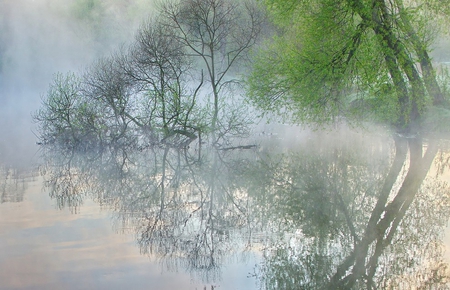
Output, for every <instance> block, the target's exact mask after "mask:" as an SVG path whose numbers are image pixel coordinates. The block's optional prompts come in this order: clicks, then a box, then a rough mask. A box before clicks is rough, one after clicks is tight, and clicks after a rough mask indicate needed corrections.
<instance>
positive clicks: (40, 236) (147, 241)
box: [0, 128, 450, 289]
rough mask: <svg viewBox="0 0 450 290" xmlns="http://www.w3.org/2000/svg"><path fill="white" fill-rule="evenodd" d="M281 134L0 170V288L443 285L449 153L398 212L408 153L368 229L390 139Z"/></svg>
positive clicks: (52, 155)
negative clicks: (225, 143)
mask: <svg viewBox="0 0 450 290" xmlns="http://www.w3.org/2000/svg"><path fill="white" fill-rule="evenodd" d="M283 131H284V130H281V129H280V128H278V129H276V130H272V131H270V132H264V133H261V134H260V136H259V137H258V138H256V139H252V140H246V141H245V142H246V143H240V144H237V146H230V147H229V148H219V149H217V148H215V149H211V148H197V147H195V148H190V149H187V150H184V149H183V150H179V149H174V148H170V149H168V148H163V147H161V148H153V149H151V150H143V151H135V152H132V151H126V152H125V151H122V150H119V148H115V149H114V150H113V149H112V148H109V149H108V150H103V151H102V152H101V154H100V153H99V152H95V153H94V152H90V153H89V154H86V153H83V154H81V153H80V152H69V151H64V150H62V151H61V152H58V151H55V150H50V152H46V153H45V154H43V159H42V161H41V163H40V164H39V166H36V168H30V169H20V170H18V169H13V168H7V167H3V168H2V171H1V181H0V186H1V190H2V192H1V194H2V195H1V204H0V241H1V242H0V281H1V283H0V289H125V288H129V289H205V288H206V289H296V288H297V287H300V286H303V287H306V288H308V289H322V288H330V289H333V287H334V286H333V285H343V286H342V287H343V288H348V289H350V288H351V287H353V288H354V289H373V288H375V289H380V288H381V289H383V288H389V287H392V288H394V289H418V288H419V287H420V286H424V285H432V286H429V287H431V288H432V289H448V288H449V287H450V285H449V284H448V282H449V280H448V279H449V277H450V276H449V272H448V269H447V268H446V267H447V263H448V262H449V261H450V259H449V254H448V251H447V252H446V249H447V248H448V247H449V236H448V228H447V223H448V218H449V212H450V198H449V197H450V191H449V189H448V185H447V184H446V183H445V181H446V179H448V178H447V177H446V176H448V172H447V171H448V170H447V167H446V166H447V165H446V164H445V161H446V158H447V157H446V156H447V155H445V154H443V152H446V151H445V150H444V151H442V150H441V151H439V153H437V155H436V158H435V161H434V163H433V164H432V165H430V168H431V169H430V171H429V174H428V176H427V178H426V179H425V180H424V181H423V185H422V187H421V189H420V190H419V191H418V192H417V194H415V195H413V196H410V194H407V195H405V197H404V198H403V200H402V202H403V208H405V207H406V211H405V212H402V207H399V208H397V209H395V210H393V209H392V208H393V207H392V206H390V205H391V204H395V200H396V198H397V197H398V196H399V195H400V194H399V193H398V192H401V188H402V182H403V180H405V179H407V175H408V174H409V172H410V171H411V170H410V169H409V168H412V167H413V166H410V165H409V163H410V162H409V161H408V159H407V158H406V157H405V159H404V160H403V163H402V164H403V167H402V168H401V169H400V171H399V172H398V176H396V181H395V184H393V185H392V190H391V192H390V195H389V196H388V197H387V199H386V202H385V204H384V208H383V210H385V211H384V212H382V213H380V215H379V217H378V220H379V221H378V224H377V227H378V229H379V231H381V230H380V229H382V228H383V222H382V221H383V220H387V217H389V216H392V218H391V220H390V223H389V226H386V227H385V228H384V232H382V234H380V233H379V232H378V233H377V234H375V235H372V234H371V233H369V230H368V229H369V228H370V226H369V224H370V220H371V217H372V216H375V214H374V212H375V211H376V210H375V207H376V204H378V201H379V200H380V199H381V198H380V191H381V188H382V186H383V184H385V183H386V179H387V178H386V176H387V175H388V172H389V170H390V168H392V164H393V162H394V160H395V157H394V155H395V154H394V151H393V148H394V142H393V140H392V138H391V137H390V136H388V135H387V134H383V133H379V132H378V133H373V132H371V133H370V134H369V133H367V132H366V133H355V132H348V131H345V132H340V133H339V134H334V133H332V132H316V133H311V132H309V133H305V132H303V131H300V129H298V128H297V129H296V128H293V129H292V128H291V129H289V130H285V131H284V132H283ZM248 144H252V145H253V144H254V145H257V146H256V147H253V146H252V147H249V148H248V149H242V148H247V147H242V146H243V145H248ZM424 144H425V145H427V146H423V150H424V153H423V155H424V156H426V153H425V152H426V151H427V149H428V147H430V145H428V143H426V142H424ZM232 147H236V148H232ZM440 148H443V147H442V146H441V147H440ZM122 149H123V148H122ZM408 156H409V155H408ZM439 160H441V162H439ZM437 168H438V169H439V168H442V169H443V173H442V174H437V173H436V172H437V171H436V169H437ZM416 178H419V177H418V175H417V176H416ZM405 200H409V201H410V202H411V203H410V205H408V204H407V203H406V202H405ZM388 208H391V211H389V210H387V209H388ZM446 233H447V234H446ZM364 240H368V241H369V242H368V246H367V247H366V248H365V249H364V247H363V246H362V245H363V244H364V243H363V241H364ZM378 244H379V245H380V246H378ZM355 249H359V251H365V257H363V258H362V264H361V265H362V269H364V271H363V274H359V273H358V271H357V270H356V268H355V267H354V265H356V264H357V263H358V261H361V260H358V256H357V255H358V254H355V253H356V251H355ZM353 257H355V258H353ZM349 260H350V266H347V265H346V264H345V261H349ZM358 265H359V264H358ZM340 267H341V268H342V267H346V268H345V269H346V271H345V273H343V274H342V275H340V276H339V275H337V274H336V273H337V272H336V271H337V269H339V268H340ZM357 275H359V276H357ZM368 275H370V276H368ZM353 277H355V279H354V281H353V282H352V283H353V284H348V283H349V282H348V281H350V280H352V279H353ZM333 279H335V280H333ZM331 281H335V282H334V283H336V284H331V283H332V282H331ZM339 283H341V284H339ZM346 283H347V284H346ZM427 283H428V284H427ZM427 287H428V286H427ZM427 289H430V288H427Z"/></svg>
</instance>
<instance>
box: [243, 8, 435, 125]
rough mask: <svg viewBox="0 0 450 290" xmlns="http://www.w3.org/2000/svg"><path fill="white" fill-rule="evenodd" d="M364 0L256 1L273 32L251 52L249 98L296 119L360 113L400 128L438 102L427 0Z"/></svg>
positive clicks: (430, 11)
mask: <svg viewBox="0 0 450 290" xmlns="http://www.w3.org/2000/svg"><path fill="white" fill-rule="evenodd" d="M369 2H370V1H364V0H358V1H336V0H321V1H318V0H316V1H276V0H268V1H264V3H265V4H266V5H267V7H268V11H269V13H270V14H271V16H272V19H273V21H274V23H275V24H276V25H277V26H278V27H279V30H278V35H276V36H275V37H273V38H272V39H271V40H268V41H267V43H266V45H265V46H264V47H263V48H262V49H261V50H260V51H259V52H257V54H256V59H255V64H254V66H253V72H252V74H251V76H250V77H249V79H248V88H249V96H250V99H251V100H252V101H253V103H254V104H255V105H257V106H258V107H259V108H261V109H262V110H263V111H271V112H276V113H279V114H280V113H281V114H284V115H285V116H287V117H288V118H290V119H292V120H294V121H296V122H300V123H309V124H319V125H320V124H323V123H332V122H334V121H335V120H336V119H338V118H340V117H345V118H347V120H355V119H356V120H361V118H362V119H363V120H375V121H381V122H383V123H387V124H389V125H393V126H395V127H396V128H397V129H405V128H408V130H409V129H410V127H411V126H412V124H416V123H417V122H418V120H420V119H421V116H422V115H423V114H424V112H426V110H427V107H428V106H429V104H430V103H431V102H430V100H433V102H436V103H438V102H441V103H442V97H441V95H442V94H441V93H440V88H439V87H438V86H437V84H436V78H435V71H434V69H433V66H432V64H431V60H430V58H429V57H428V50H429V46H430V44H431V43H432V40H433V39H434V38H433V37H434V36H435V35H436V33H435V32H436V31H437V28H436V26H435V25H433V22H430V19H432V15H435V14H436V13H437V11H435V10H434V9H433V8H432V7H431V6H430V5H431V3H432V2H433V1H424V2H427V3H422V4H424V5H425V4H426V5H425V6H426V7H425V6H421V5H415V4H414V3H409V2H407V3H406V2H405V3H403V1H394V2H390V1H389V2H388V1H378V2H377V5H375V6H371V5H372V4H370V3H372V2H370V3H369ZM434 4H436V2H435V3H434ZM436 5H438V4H436ZM439 14H440V15H442V12H439ZM420 70H422V72H421V71H420ZM356 100H357V102H356Z"/></svg>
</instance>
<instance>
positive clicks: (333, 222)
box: [254, 135, 449, 289]
mask: <svg viewBox="0 0 450 290" xmlns="http://www.w3.org/2000/svg"><path fill="white" fill-rule="evenodd" d="M356 137H357V136H356ZM337 139H338V138H337V136H333V138H332V139H328V140H327V139H326V138H323V137H322V138H321V139H319V140H320V142H319V143H318V142H317V141H316V142H312V144H309V145H308V146H305V147H302V149H301V150H298V151H296V152H289V153H288V154H286V155H284V157H283V158H282V159H280V158H279V157H277V158H276V159H273V158H271V157H270V155H267V157H266V158H265V159H263V160H262V161H261V162H262V163H263V165H264V167H266V168H268V169H269V170H270V171H271V172H272V174H267V173H264V176H265V177H263V178H258V179H257V180H258V181H257V182H258V183H261V182H264V183H265V184H264V188H265V189H266V190H267V193H266V195H267V196H269V197H270V200H271V204H272V205H273V215H274V217H275V218H276V219H278V220H280V221H282V225H281V226H280V230H279V232H281V233H283V235H282V236H281V238H280V239H279V240H278V241H277V242H276V243H274V244H273V245H272V246H271V247H270V248H269V249H270V250H268V251H267V252H266V262H265V264H264V266H263V267H262V269H261V276H262V277H263V282H264V285H265V287H266V288H268V289H380V288H381V289H385V288H393V289H398V288H403V289H411V288H420V287H422V286H423V287H425V286H426V285H430V283H431V285H433V287H437V286H438V285H441V286H442V287H445V285H446V283H447V282H448V277H449V276H448V275H449V273H448V272H447V271H446V268H445V267H444V265H445V263H444V262H443V261H442V242H440V241H441V238H442V236H441V232H442V226H443V225H445V224H446V222H447V220H448V216H449V206H448V200H449V199H448V198H449V193H448V188H447V186H446V184H444V183H442V182H439V181H438V180H432V179H431V178H429V179H427V180H426V181H425V182H423V181H424V180H425V177H426V175H427V172H428V171H429V169H430V166H431V165H432V161H433V159H434V157H435V155H436V153H437V146H435V145H433V144H428V146H427V148H426V151H425V152H424V153H423V152H422V147H425V146H423V145H422V143H421V140H419V139H402V138H395V140H394V141H393V143H394V144H393V145H392V146H387V145H386V141H385V140H383V139H378V140H358V139H355V136H354V135H353V136H345V137H344V139H341V140H337ZM329 144H333V145H332V146H329ZM330 147H331V148H330ZM391 147H394V149H395V150H393V149H391ZM408 156H409V158H407V157H408ZM270 175H272V176H273V177H272V178H269V179H268V178H266V177H267V176H270ZM421 184H423V186H422V187H421V190H419V188H420V186H421ZM254 195H255V196H256V197H257V198H258V196H260V195H259V193H258V192H256V193H255V194H254ZM264 198H267V197H264ZM413 201H414V203H413ZM263 202H264V203H265V201H263ZM294 273H295V274H294Z"/></svg>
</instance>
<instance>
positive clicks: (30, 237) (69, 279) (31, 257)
mask: <svg viewBox="0 0 450 290" xmlns="http://www.w3.org/2000/svg"><path fill="white" fill-rule="evenodd" d="M27 184H28V187H27V189H26V192H25V198H24V201H23V202H20V203H9V202H8V203H2V204H0V241H1V242H0V281H1V284H0V289H126V288H128V289H203V287H204V286H205V285H204V284H199V283H198V284H197V283H196V282H195V281H194V280H193V279H192V277H190V275H189V274H186V273H183V272H169V271H166V270H165V269H164V267H161V265H160V264H159V263H158V261H156V260H155V259H152V258H151V257H148V256H144V255H141V254H140V253H139V248H138V247H137V246H136V244H135V240H134V237H133V235H131V234H119V233H115V232H114V231H113V229H112V226H111V215H110V214H109V213H108V212H107V211H106V210H102V209H101V208H100V207H99V206H98V204H95V203H93V202H92V201H89V200H85V202H84V205H83V206H82V207H81V208H80V210H79V212H78V213H77V214H73V213H71V212H70V211H69V210H67V209H65V210H58V209H56V205H55V202H54V201H52V200H51V199H50V198H49V197H48V194H47V193H46V192H42V189H41V188H42V187H41V186H42V179H41V178H38V179H37V180H34V181H33V180H28V181H27ZM242 267H243V266H242V265H241V266H237V267H233V266H230V267H229V268H228V269H225V271H224V272H225V275H226V276H227V277H228V278H229V279H227V280H228V281H225V282H224V283H223V284H221V285H222V286H221V287H222V289H251V288H252V287H255V281H254V280H252V279H249V278H247V275H246V274H247V273H248V272H249V271H250V270H251V266H250V267H248V268H249V269H250V270H249V269H242ZM244 267H245V265H244ZM245 271H247V272H245ZM233 276H235V277H233ZM234 283H236V284H235V285H232V284H234ZM226 285H228V286H226ZM237 285H241V286H240V287H241V288H236V287H237ZM209 287H210V286H208V289H209ZM233 287H234V288H233Z"/></svg>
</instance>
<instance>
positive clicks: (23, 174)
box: [0, 164, 36, 203]
mask: <svg viewBox="0 0 450 290" xmlns="http://www.w3.org/2000/svg"><path fill="white" fill-rule="evenodd" d="M35 175H36V172H34V171H27V170H23V169H14V168H10V167H8V166H3V165H2V164H0V203H5V202H22V201H23V198H24V196H25V190H26V189H27V185H28V179H29V178H34V177H35Z"/></svg>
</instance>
